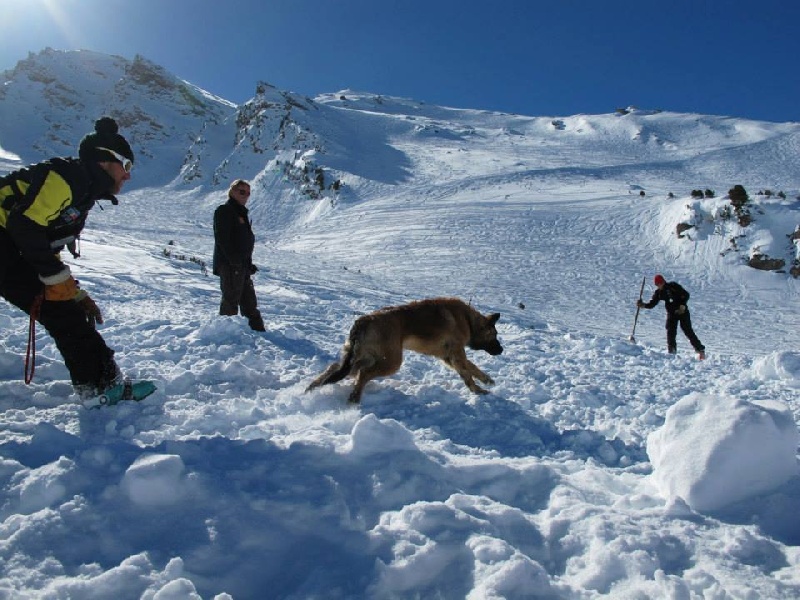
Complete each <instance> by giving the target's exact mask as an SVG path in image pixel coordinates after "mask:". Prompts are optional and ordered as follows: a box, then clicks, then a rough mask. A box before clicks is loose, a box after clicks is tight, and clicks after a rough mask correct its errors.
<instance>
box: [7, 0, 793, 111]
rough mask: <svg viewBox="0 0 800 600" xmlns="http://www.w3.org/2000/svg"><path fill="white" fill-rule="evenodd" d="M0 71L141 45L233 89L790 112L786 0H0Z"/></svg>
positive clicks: (150, 54)
mask: <svg viewBox="0 0 800 600" xmlns="http://www.w3.org/2000/svg"><path fill="white" fill-rule="evenodd" d="M0 19H1V21H0V22H3V23H4V25H5V27H4V28H3V35H2V36H0V69H7V68H11V67H13V66H14V65H15V64H16V63H17V61H18V60H21V59H23V58H25V57H26V56H27V55H28V52H30V51H33V52H38V51H39V50H41V49H43V48H45V47H51V48H55V49H59V50H65V49H88V50H96V51H99V52H105V53H109V54H118V55H121V56H124V57H126V58H133V56H134V55H136V54H137V53H138V54H141V55H143V56H144V57H145V58H148V59H150V60H152V61H154V62H156V63H158V64H160V65H162V66H163V67H165V68H166V69H167V70H169V71H171V72H172V73H174V74H175V75H177V76H179V77H182V78H184V79H186V80H189V81H191V82H192V83H195V84H196V85H198V86H200V87H202V88H204V89H206V90H208V91H210V92H212V93H215V94H217V95H219V96H222V97H224V98H227V99H228V100H231V101H234V102H237V103H241V102H244V101H246V100H248V99H249V98H251V97H252V96H253V95H254V93H255V86H256V82H257V81H259V80H263V81H267V82H269V83H271V84H273V85H275V86H277V87H278V88H281V89H284V90H290V91H294V92H298V93H301V94H304V95H308V96H311V97H314V96H316V95H317V94H320V93H325V92H336V91H339V90H341V89H345V88H350V89H353V90H357V91H366V92H374V93H377V94H384V95H392V96H402V97H407V98H413V99H415V100H420V101H423V102H426V103H431V104H442V105H446V106H454V107H459V108H477V109H488V110H497V111H504V112H511V113H519V114H525V115H533V116H539V115H545V116H551V115H552V116H566V115H572V114H577V113H607V112H613V111H614V109H616V108H618V107H624V106H629V105H635V106H639V107H641V108H660V109H664V110H671V111H677V112H699V113H706V114H716V115H730V116H736V117H747V118H753V119H763V120H769V121H798V120H800V114H799V113H800V108H798V107H800V102H799V101H798V100H799V99H800V77H798V72H800V71H798V68H797V67H796V65H794V64H793V61H794V60H796V57H798V56H800V35H798V31H797V27H798V24H800V3H799V2H794V1H789V0H759V1H758V2H754V1H742V0H671V1H670V2H669V3H666V2H655V1H654V0H638V1H628V0H618V1H617V2H614V3H609V2H600V1H596V0H581V1H578V0H549V1H543V0H494V1H477V0H229V1H227V2H220V1H218V0H0Z"/></svg>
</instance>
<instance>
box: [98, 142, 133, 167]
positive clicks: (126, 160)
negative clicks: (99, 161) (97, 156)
mask: <svg viewBox="0 0 800 600" xmlns="http://www.w3.org/2000/svg"><path fill="white" fill-rule="evenodd" d="M97 149H98V150H105V151H106V152H108V153H109V154H111V155H112V156H113V157H114V158H116V159H117V161H118V162H119V163H120V164H121V165H122V168H123V169H125V172H126V173H130V172H131V169H132V168H133V161H132V160H131V159H130V158H125V157H124V156H122V154H119V153H117V152H114V151H113V150H112V149H111V148H103V147H102V146H98V147H97Z"/></svg>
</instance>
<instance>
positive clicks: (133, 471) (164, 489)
mask: <svg viewBox="0 0 800 600" xmlns="http://www.w3.org/2000/svg"><path fill="white" fill-rule="evenodd" d="M184 470H185V467H184V464H183V460H182V459H181V457H180V456H177V455H173V454H168V455H164V454H159V455H155V454H150V455H145V456H141V457H139V458H138V459H137V460H136V461H135V462H134V463H133V464H132V465H131V466H130V467H128V470H127V471H126V472H125V475H124V477H123V478H122V489H123V490H124V491H125V493H126V494H127V495H128V497H129V498H130V499H131V501H132V502H133V503H134V504H138V505H140V506H164V505H168V504H175V503H177V502H179V501H180V500H181V499H182V498H183V496H184V495H185V492H186V489H185V484H184V482H183V472H184Z"/></svg>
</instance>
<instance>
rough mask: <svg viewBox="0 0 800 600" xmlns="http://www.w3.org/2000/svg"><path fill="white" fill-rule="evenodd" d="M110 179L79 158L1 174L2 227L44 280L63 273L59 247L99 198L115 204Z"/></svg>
mask: <svg viewBox="0 0 800 600" xmlns="http://www.w3.org/2000/svg"><path fill="white" fill-rule="evenodd" d="M113 183H114V182H113V180H112V178H111V177H110V176H109V175H108V174H107V173H106V172H105V171H103V170H102V169H101V168H99V167H98V166H97V165H96V164H92V165H90V166H89V167H87V166H86V165H84V164H83V163H82V162H81V161H80V160H79V159H77V158H53V159H51V160H48V161H45V162H42V163H39V164H36V165H32V166H30V167H26V168H24V169H20V170H18V171H14V172H13V173H9V174H8V175H5V176H3V177H0V228H2V229H5V231H6V233H7V234H8V236H9V237H10V238H11V240H12V241H13V243H14V245H15V246H16V247H17V248H18V249H19V251H20V253H21V254H22V256H23V258H24V259H25V260H26V261H27V262H28V263H29V264H30V265H31V266H33V268H34V269H35V270H36V272H37V273H38V275H39V278H40V279H42V280H43V281H45V280H47V279H48V278H50V277H53V276H54V275H57V274H59V273H61V272H63V271H64V270H65V269H66V268H67V267H66V266H65V265H64V263H63V262H61V258H60V256H59V253H60V251H61V250H62V249H63V248H64V246H66V245H67V244H69V243H70V242H72V241H74V240H75V238H76V237H77V236H78V235H79V234H80V232H81V230H82V229H83V226H84V225H85V223H86V217H87V216H88V214H89V211H90V210H91V209H92V207H93V206H94V203H95V201H97V200H99V199H108V200H111V201H112V202H114V203H116V198H114V196H113V195H111V194H110V193H109V192H108V190H109V189H112V186H113Z"/></svg>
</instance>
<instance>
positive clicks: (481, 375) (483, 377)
mask: <svg viewBox="0 0 800 600" xmlns="http://www.w3.org/2000/svg"><path fill="white" fill-rule="evenodd" d="M467 366H468V367H469V370H470V372H471V373H472V376H473V377H475V378H476V379H477V380H478V381H482V382H483V383H485V384H487V385H492V384H493V383H494V379H492V378H491V377H490V376H489V375H487V374H486V373H485V372H484V371H482V370H481V369H480V367H478V366H477V365H476V364H475V363H473V362H472V361H471V360H469V359H467Z"/></svg>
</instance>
